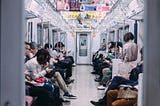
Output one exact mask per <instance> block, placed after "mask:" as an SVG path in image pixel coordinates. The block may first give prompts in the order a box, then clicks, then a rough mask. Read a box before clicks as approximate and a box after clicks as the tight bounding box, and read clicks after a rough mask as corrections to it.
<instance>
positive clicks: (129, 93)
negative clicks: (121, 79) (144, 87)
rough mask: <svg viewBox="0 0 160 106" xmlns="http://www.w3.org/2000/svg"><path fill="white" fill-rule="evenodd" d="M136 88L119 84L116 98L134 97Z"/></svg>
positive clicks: (136, 94)
mask: <svg viewBox="0 0 160 106" xmlns="http://www.w3.org/2000/svg"><path fill="white" fill-rule="evenodd" d="M137 96H138V90H137V89H136V88H133V87H130V86H126V87H125V86H121V87H120V88H119V90H118V96H117V99H136V98H137Z"/></svg>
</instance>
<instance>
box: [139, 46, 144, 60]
mask: <svg viewBox="0 0 160 106" xmlns="http://www.w3.org/2000/svg"><path fill="white" fill-rule="evenodd" d="M139 52H140V53H141V60H143V47H142V48H141V49H140V51H139Z"/></svg>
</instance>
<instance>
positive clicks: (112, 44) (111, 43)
mask: <svg viewBox="0 0 160 106" xmlns="http://www.w3.org/2000/svg"><path fill="white" fill-rule="evenodd" d="M109 44H110V45H109ZM108 45H109V47H108V48H109V49H112V48H114V47H115V46H116V43H115V42H112V41H111V42H109V43H108Z"/></svg>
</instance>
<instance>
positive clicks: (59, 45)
mask: <svg viewBox="0 0 160 106" xmlns="http://www.w3.org/2000/svg"><path fill="white" fill-rule="evenodd" d="M54 47H55V48H56V47H64V44H63V43H62V42H57V43H56V44H55V46H54Z"/></svg>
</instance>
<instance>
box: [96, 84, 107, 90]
mask: <svg viewBox="0 0 160 106" xmlns="http://www.w3.org/2000/svg"><path fill="white" fill-rule="evenodd" d="M105 88H106V87H105V86H103V85H100V86H99V87H98V88H97V89H98V90H105Z"/></svg>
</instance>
